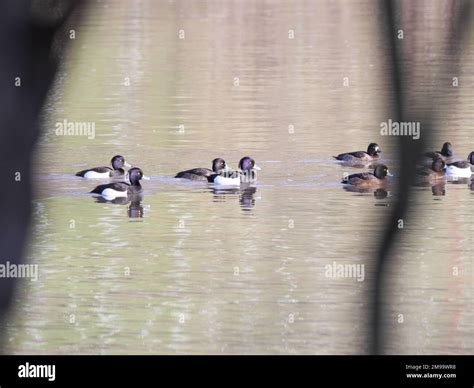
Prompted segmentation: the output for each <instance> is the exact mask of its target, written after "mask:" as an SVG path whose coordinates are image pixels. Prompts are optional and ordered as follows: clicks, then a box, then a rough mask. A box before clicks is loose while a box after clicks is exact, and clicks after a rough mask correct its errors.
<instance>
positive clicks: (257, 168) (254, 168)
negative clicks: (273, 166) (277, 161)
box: [252, 165, 261, 171]
mask: <svg viewBox="0 0 474 388" xmlns="http://www.w3.org/2000/svg"><path fill="white" fill-rule="evenodd" d="M252 170H257V171H260V170H261V168H260V167H258V166H257V165H255V166H253V169H252Z"/></svg>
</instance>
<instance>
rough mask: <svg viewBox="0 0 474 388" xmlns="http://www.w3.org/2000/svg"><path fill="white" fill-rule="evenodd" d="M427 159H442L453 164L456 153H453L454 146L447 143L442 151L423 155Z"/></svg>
mask: <svg viewBox="0 0 474 388" xmlns="http://www.w3.org/2000/svg"><path fill="white" fill-rule="evenodd" d="M423 155H424V156H426V157H427V158H431V159H436V158H439V159H442V160H444V161H445V162H453V161H454V160H453V157H454V152H453V146H452V144H451V143H450V142H446V143H444V144H443V147H442V148H441V151H431V152H425V153H424V154H423Z"/></svg>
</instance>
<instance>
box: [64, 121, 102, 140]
mask: <svg viewBox="0 0 474 388" xmlns="http://www.w3.org/2000/svg"><path fill="white" fill-rule="evenodd" d="M55 127H56V130H55V132H56V136H87V138H88V139H89V140H92V139H95V122H94V121H68V120H66V119H64V120H63V121H58V122H56V124H55Z"/></svg>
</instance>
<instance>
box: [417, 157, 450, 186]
mask: <svg viewBox="0 0 474 388" xmlns="http://www.w3.org/2000/svg"><path fill="white" fill-rule="evenodd" d="M445 169H446V163H445V162H444V160H443V159H441V158H437V159H435V160H433V162H432V164H431V167H422V168H420V169H418V171H417V173H418V175H419V176H420V178H421V180H422V181H424V182H433V181H437V180H440V179H445V178H446V172H445Z"/></svg>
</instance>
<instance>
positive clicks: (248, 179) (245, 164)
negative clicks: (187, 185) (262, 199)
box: [208, 156, 260, 186]
mask: <svg viewBox="0 0 474 388" xmlns="http://www.w3.org/2000/svg"><path fill="white" fill-rule="evenodd" d="M257 170H260V167H258V166H257V164H256V163H255V160H254V159H253V158H251V157H250V156H244V157H243V158H242V159H240V161H239V170H234V171H232V170H226V171H221V172H220V173H219V174H213V175H211V176H209V177H208V181H209V182H211V183H214V184H215V185H220V186H240V184H253V183H256V182H257Z"/></svg>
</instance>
